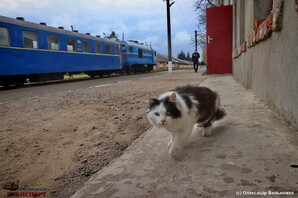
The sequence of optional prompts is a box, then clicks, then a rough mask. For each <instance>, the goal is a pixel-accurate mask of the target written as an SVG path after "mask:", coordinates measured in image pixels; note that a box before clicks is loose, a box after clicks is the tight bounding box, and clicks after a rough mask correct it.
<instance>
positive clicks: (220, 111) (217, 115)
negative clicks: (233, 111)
mask: <svg viewBox="0 0 298 198" xmlns="http://www.w3.org/2000/svg"><path fill="white" fill-rule="evenodd" d="M226 115H227V113H226V111H225V109H224V108H222V107H219V108H217V110H216V112H215V120H220V119H222V118H223V117H225V116H226Z"/></svg>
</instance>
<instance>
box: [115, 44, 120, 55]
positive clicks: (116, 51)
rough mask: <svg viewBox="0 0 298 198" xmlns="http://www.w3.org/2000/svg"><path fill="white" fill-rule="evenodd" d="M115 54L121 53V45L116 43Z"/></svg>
mask: <svg viewBox="0 0 298 198" xmlns="http://www.w3.org/2000/svg"><path fill="white" fill-rule="evenodd" d="M114 54H119V46H118V45H116V46H115V48H114Z"/></svg>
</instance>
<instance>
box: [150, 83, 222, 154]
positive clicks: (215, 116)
mask: <svg viewBox="0 0 298 198" xmlns="http://www.w3.org/2000/svg"><path fill="white" fill-rule="evenodd" d="M148 102H149V109H148V111H147V117H148V119H149V121H150V123H151V124H152V125H153V126H157V127H159V128H165V129H166V130H167V131H169V132H170V134H171V140H170V142H169V143H168V148H169V153H170V155H171V157H173V158H175V159H178V158H180V157H181V155H182V153H183V147H184V145H185V143H186V142H187V139H188V138H189V136H190V134H191V132H192V129H193V125H194V124H196V123H197V126H198V127H199V126H202V127H204V128H203V131H202V135H203V136H210V135H211V131H212V123H213V122H214V121H216V120H219V119H221V118H223V117H224V116H225V115H226V113H225V110H224V109H223V108H222V107H221V106H220V99H219V95H218V94H217V93H216V92H214V91H212V90H210V89H209V88H207V87H194V86H190V85H187V86H183V87H177V88H176V89H175V90H173V91H169V92H166V93H164V94H162V95H160V97H159V98H158V99H157V98H151V99H149V100H148Z"/></svg>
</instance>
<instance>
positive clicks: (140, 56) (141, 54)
mask: <svg viewBox="0 0 298 198" xmlns="http://www.w3.org/2000/svg"><path fill="white" fill-rule="evenodd" d="M138 52H139V58H143V50H142V49H139V51H138Z"/></svg>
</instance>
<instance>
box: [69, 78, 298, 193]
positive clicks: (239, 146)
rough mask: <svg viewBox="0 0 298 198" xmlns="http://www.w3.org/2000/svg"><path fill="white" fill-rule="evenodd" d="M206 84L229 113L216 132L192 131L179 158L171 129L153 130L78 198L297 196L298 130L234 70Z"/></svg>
mask: <svg viewBox="0 0 298 198" xmlns="http://www.w3.org/2000/svg"><path fill="white" fill-rule="evenodd" d="M202 86H207V87H209V88H211V89H213V90H216V91H217V92H218V93H219V94H220V96H221V103H222V105H223V107H224V108H225V109H226V111H227V113H228V115H227V117H226V118H225V119H223V120H221V121H219V122H217V123H215V125H214V129H213V135H212V136H210V137H202V136H201V135H200V131H201V130H199V131H198V130H197V131H194V132H193V134H192V136H191V138H190V139H189V145H188V146H187V148H186V155H185V156H184V157H183V159H181V160H179V161H174V160H172V159H171V158H170V156H169V154H168V149H167V143H168V141H169V134H168V133H167V132H166V131H162V130H159V129H155V128H153V129H151V130H149V131H147V132H146V133H145V134H143V135H142V136H141V137H140V138H139V139H137V140H136V141H135V142H134V144H133V145H131V146H130V147H129V148H128V149H127V151H126V152H125V153H124V154H123V155H122V156H121V157H119V158H118V159H116V160H114V161H113V162H112V163H110V164H109V165H108V166H107V167H105V168H104V169H102V170H101V171H99V172H98V173H96V174H95V175H94V176H93V177H92V178H91V179H90V180H89V181H88V182H87V183H86V184H85V185H84V186H83V187H82V188H81V189H79V190H78V191H77V192H76V193H75V194H74V195H73V196H72V198H95V197H98V198H102V197H109V198H111V197H164V198H166V197H169V198H174V197H187V198H189V197H212V198H213V197H236V196H237V195H238V194H239V195H240V194H242V195H249V194H252V195H255V194H256V193H259V194H262V195H267V197H268V196H269V197H279V196H273V195H270V194H269V193H270V192H276V193H277V192H278V193H287V194H289V195H288V196H289V197H298V168H292V167H291V165H293V164H298V136H297V131H295V130H293V129H291V128H290V127H289V126H288V124H287V123H286V122H285V121H284V120H283V119H282V118H281V117H279V116H277V115H276V114H275V113H274V112H273V111H272V110H270V109H269V108H268V107H267V106H266V105H265V104H264V103H263V102H262V101H261V100H260V99H258V98H257V97H256V96H255V95H254V94H253V93H251V92H249V91H248V90H246V89H245V88H244V87H243V86H242V85H240V84H238V83H237V82H235V80H234V78H233V77H232V76H214V77H210V78H208V79H207V80H205V81H204V82H203V83H202ZM247 197H250V196H247ZM253 197H257V196H253ZM283 197H284V196H283Z"/></svg>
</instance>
